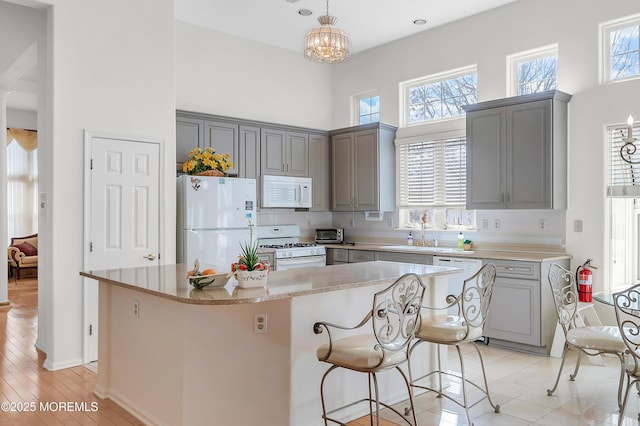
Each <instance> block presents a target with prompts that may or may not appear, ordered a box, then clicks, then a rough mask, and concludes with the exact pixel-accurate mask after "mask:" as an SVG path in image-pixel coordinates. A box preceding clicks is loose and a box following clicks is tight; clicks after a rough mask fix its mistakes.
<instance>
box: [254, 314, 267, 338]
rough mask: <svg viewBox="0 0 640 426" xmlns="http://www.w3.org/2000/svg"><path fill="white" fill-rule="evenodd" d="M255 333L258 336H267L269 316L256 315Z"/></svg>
mask: <svg viewBox="0 0 640 426" xmlns="http://www.w3.org/2000/svg"><path fill="white" fill-rule="evenodd" d="M253 332H254V333H256V334H267V314H255V316H254V320H253Z"/></svg>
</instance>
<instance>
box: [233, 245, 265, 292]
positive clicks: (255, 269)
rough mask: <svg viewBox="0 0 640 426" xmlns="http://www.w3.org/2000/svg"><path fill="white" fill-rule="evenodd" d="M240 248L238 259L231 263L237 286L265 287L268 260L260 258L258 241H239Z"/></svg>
mask: <svg viewBox="0 0 640 426" xmlns="http://www.w3.org/2000/svg"><path fill="white" fill-rule="evenodd" d="M240 248H241V251H240V256H238V261H237V262H235V263H232V264H231V272H232V273H233V274H234V275H235V277H236V280H238V287H240V288H251V287H266V286H267V275H268V274H269V262H265V261H261V260H260V257H259V256H258V242H257V241H256V242H253V243H245V244H242V243H240Z"/></svg>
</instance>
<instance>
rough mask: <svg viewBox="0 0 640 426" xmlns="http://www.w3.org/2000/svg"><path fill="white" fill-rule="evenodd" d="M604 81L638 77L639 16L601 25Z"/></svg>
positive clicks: (639, 65) (639, 48) (639, 63)
mask: <svg viewBox="0 0 640 426" xmlns="http://www.w3.org/2000/svg"><path fill="white" fill-rule="evenodd" d="M601 28H602V33H601V37H602V40H603V42H602V48H603V58H604V61H603V68H604V69H603V75H604V81H605V82H607V81H619V80H627V79H631V78H638V77H640V16H638V15H636V16H634V17H631V18H625V19H622V20H619V21H615V22H610V23H607V24H603V25H602V26H601Z"/></svg>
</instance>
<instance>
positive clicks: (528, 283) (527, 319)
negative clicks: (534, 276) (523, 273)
mask: <svg viewBox="0 0 640 426" xmlns="http://www.w3.org/2000/svg"><path fill="white" fill-rule="evenodd" d="M484 335H485V336H486V337H490V338H496V339H501V340H506V341H509V342H516V343H523V344H527V345H533V346H541V345H542V342H541V339H540V280H537V281H535V280H522V279H516V278H504V277H498V278H496V282H495V285H494V288H493V296H492V297H491V308H490V311H489V316H488V318H487V322H486V323H485V326H484Z"/></svg>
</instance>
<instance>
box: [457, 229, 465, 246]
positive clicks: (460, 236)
mask: <svg viewBox="0 0 640 426" xmlns="http://www.w3.org/2000/svg"><path fill="white" fill-rule="evenodd" d="M458 250H464V235H462V231H460V233H459V234H458Z"/></svg>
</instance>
